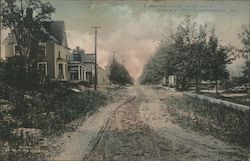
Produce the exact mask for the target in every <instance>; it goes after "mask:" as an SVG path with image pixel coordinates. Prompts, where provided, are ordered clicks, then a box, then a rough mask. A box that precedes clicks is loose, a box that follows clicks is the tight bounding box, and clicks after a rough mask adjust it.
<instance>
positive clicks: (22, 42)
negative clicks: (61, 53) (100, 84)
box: [1, 0, 55, 106]
mask: <svg viewBox="0 0 250 161" xmlns="http://www.w3.org/2000/svg"><path fill="white" fill-rule="evenodd" d="M1 7H2V13H1V18H2V26H3V27H4V28H6V29H8V30H9V31H10V34H9V35H10V37H14V39H15V43H16V44H17V46H16V47H17V52H18V53H19V55H16V56H14V57H13V58H10V59H8V60H7V62H6V63H7V65H6V68H5V70H6V71H5V74H6V75H5V81H6V83H8V84H9V85H11V86H13V87H14V88H16V89H17V90H18V91H19V92H18V96H17V106H22V104H23V103H22V102H23V101H24V94H25V91H26V90H28V89H29V88H30V87H31V86H32V85H33V84H32V83H34V81H35V80H37V81H38V80H39V76H38V75H37V74H36V73H37V71H35V70H36V60H37V59H36V58H37V56H38V53H39V43H40V42H42V41H44V40H46V39H47V38H48V35H46V34H45V33H44V31H43V29H42V23H43V22H44V21H50V20H51V13H53V12H54V11H55V9H54V7H53V6H52V5H50V3H48V2H46V3H44V2H42V1H41V0H4V1H3V3H2V4H1ZM34 76H35V78H37V79H34Z"/></svg>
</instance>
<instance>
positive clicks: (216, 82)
mask: <svg viewBox="0 0 250 161" xmlns="http://www.w3.org/2000/svg"><path fill="white" fill-rule="evenodd" d="M215 90H216V96H219V92H218V80H217V79H216V81H215Z"/></svg>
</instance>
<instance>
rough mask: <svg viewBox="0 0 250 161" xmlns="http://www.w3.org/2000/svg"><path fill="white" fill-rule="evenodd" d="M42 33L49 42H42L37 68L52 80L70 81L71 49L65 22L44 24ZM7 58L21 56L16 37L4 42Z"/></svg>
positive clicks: (10, 37) (8, 38)
mask: <svg viewBox="0 0 250 161" xmlns="http://www.w3.org/2000/svg"><path fill="white" fill-rule="evenodd" d="M42 31H43V32H44V34H47V35H48V40H46V41H43V42H40V44H39V46H40V48H39V59H38V63H37V66H38V67H39V68H40V69H41V70H42V71H44V74H45V75H47V76H48V78H49V79H52V80H60V81H67V80H68V57H69V54H70V49H69V47H68V43H67V37H66V29H65V24H64V21H53V22H44V23H43V24H42ZM4 47H5V57H6V58H7V59H8V58H9V57H13V56H15V55H19V53H18V50H17V42H16V40H15V37H14V35H9V36H8V37H7V38H6V39H5V40H4Z"/></svg>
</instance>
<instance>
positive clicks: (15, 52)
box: [14, 44, 20, 56]
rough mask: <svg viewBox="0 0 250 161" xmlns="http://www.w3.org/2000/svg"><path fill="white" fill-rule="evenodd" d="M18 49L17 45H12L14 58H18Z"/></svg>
mask: <svg viewBox="0 0 250 161" xmlns="http://www.w3.org/2000/svg"><path fill="white" fill-rule="evenodd" d="M18 48H19V47H18V45H17V44H15V45H14V55H15V56H20V51H19V50H18Z"/></svg>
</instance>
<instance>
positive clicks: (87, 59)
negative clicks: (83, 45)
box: [68, 47, 109, 84]
mask: <svg viewBox="0 0 250 161" xmlns="http://www.w3.org/2000/svg"><path fill="white" fill-rule="evenodd" d="M68 66H69V79H70V80H69V81H71V82H80V81H85V82H89V83H94V78H95V55H94V54H87V53H85V51H84V50H83V49H80V48H79V47H76V49H74V50H73V52H72V53H71V54H70V56H69V65H68ZM97 74H98V75H97V83H98V84H109V79H108V74H107V71H106V70H104V69H103V68H101V67H100V66H97Z"/></svg>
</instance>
